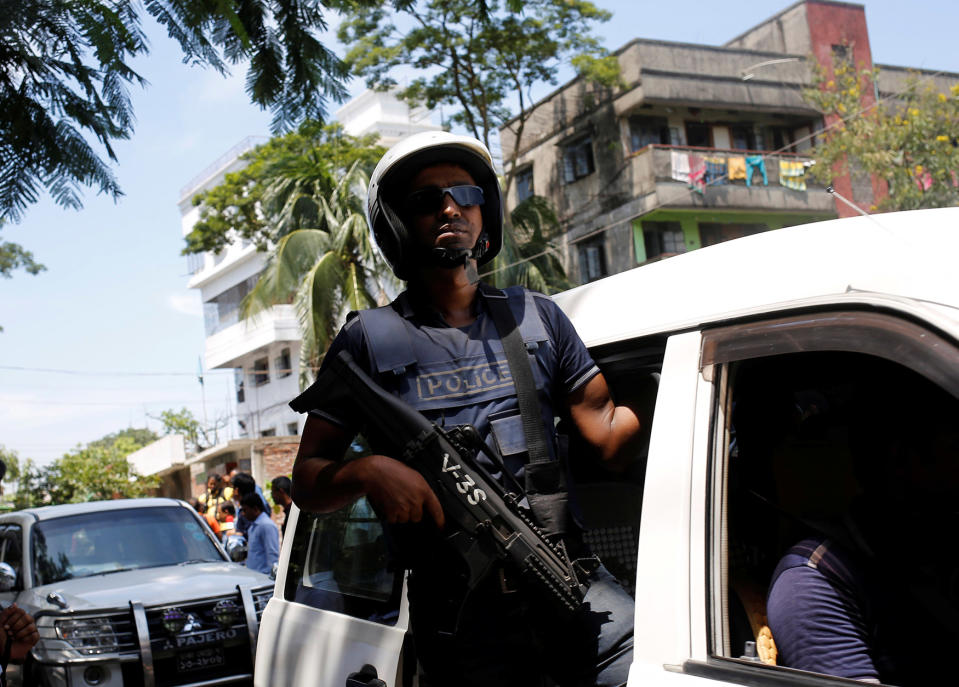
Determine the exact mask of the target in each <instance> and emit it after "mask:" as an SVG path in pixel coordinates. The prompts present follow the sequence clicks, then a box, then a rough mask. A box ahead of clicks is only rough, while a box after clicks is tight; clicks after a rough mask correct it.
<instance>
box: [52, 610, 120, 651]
mask: <svg viewBox="0 0 959 687" xmlns="http://www.w3.org/2000/svg"><path fill="white" fill-rule="evenodd" d="M37 629H38V631H39V633H40V646H38V647H37V648H38V649H39V650H40V652H41V653H45V652H48V651H56V652H64V651H66V652H68V653H73V652H75V653H76V654H79V655H80V656H98V655H100V654H114V653H117V652H118V651H119V650H120V647H119V642H118V641H117V634H116V631H115V630H114V628H113V623H112V621H111V619H110V618H108V617H104V616H99V617H98V616H91V617H86V618H56V617H53V618H51V617H50V616H47V617H44V618H41V619H38V621H37ZM71 649H72V652H71V651H70V650H71Z"/></svg>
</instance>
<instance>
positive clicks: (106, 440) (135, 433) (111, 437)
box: [88, 427, 160, 451]
mask: <svg viewBox="0 0 959 687" xmlns="http://www.w3.org/2000/svg"><path fill="white" fill-rule="evenodd" d="M159 438H160V437H159V436H158V435H157V433H156V432H154V431H153V430H152V429H148V428H146V427H143V428H140V429H137V428H134V427H128V428H127V429H121V430H120V431H119V432H113V433H112V434H107V435H106V436H105V437H103V438H101V439H97V440H96V441H91V442H90V443H89V444H88V446H91V447H95V448H109V447H110V446H113V445H114V444H115V443H116V442H118V441H119V440H120V439H129V440H130V441H132V442H133V443H134V444H136V447H137V448H135V449H133V450H134V451H136V450H137V449H141V448H143V447H144V446H146V445H147V444H152V443H153V442H154V441H156V440H157V439H159Z"/></svg>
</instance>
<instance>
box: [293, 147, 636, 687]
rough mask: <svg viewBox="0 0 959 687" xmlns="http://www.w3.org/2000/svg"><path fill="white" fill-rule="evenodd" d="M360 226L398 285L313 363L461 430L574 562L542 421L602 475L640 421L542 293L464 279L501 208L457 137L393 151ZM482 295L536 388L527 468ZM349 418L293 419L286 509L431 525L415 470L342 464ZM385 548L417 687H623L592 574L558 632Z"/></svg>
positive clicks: (434, 525)
mask: <svg viewBox="0 0 959 687" xmlns="http://www.w3.org/2000/svg"><path fill="white" fill-rule="evenodd" d="M367 218H368V221H369V224H370V227H371V229H372V232H373V236H374V238H375V240H376V243H377V245H378V246H379V248H380V250H381V252H382V253H383V255H384V256H385V258H386V260H387V261H388V262H389V264H390V266H391V268H392V269H393V271H394V273H395V274H396V275H397V277H399V278H401V279H404V280H406V281H407V289H406V291H404V292H403V293H402V294H401V295H400V296H399V297H398V298H397V299H396V300H395V301H394V302H393V303H392V304H390V305H389V306H384V307H382V308H377V309H373V310H367V311H363V312H361V313H358V314H357V315H358V316H353V317H351V318H350V319H349V320H348V321H347V323H346V325H345V326H344V327H343V329H342V330H341V331H340V333H339V334H338V335H337V337H336V338H335V340H334V342H333V344H332V346H331V348H330V351H329V353H328V357H329V356H333V355H336V354H337V353H338V352H339V351H340V350H344V349H345V350H348V351H349V352H350V353H351V355H352V356H353V358H354V359H355V360H356V361H357V363H358V364H359V365H360V366H361V367H363V368H364V369H365V370H366V371H367V372H368V373H370V374H371V375H372V376H373V377H374V378H375V379H376V380H377V382H378V383H379V384H381V385H382V386H383V387H385V388H387V389H389V390H390V391H392V392H393V393H395V394H397V395H399V396H400V397H402V398H403V399H404V400H406V401H407V402H409V403H410V404H411V405H413V406H414V407H416V408H417V409H418V410H419V411H421V412H422V413H423V414H424V415H426V416H427V417H428V418H429V419H430V420H432V421H434V422H436V423H437V424H439V425H446V426H453V425H459V424H471V425H473V426H475V427H476V428H477V429H478V430H479V432H480V434H481V436H483V437H484V439H485V440H486V441H487V442H488V443H490V444H491V445H494V446H495V447H496V448H498V449H499V452H500V453H501V454H502V455H503V463H502V464H499V465H498V464H494V463H492V461H490V460H489V459H487V458H486V457H485V456H484V455H483V454H481V455H480V456H479V457H478V460H479V461H487V463H486V464H485V465H484V467H485V468H486V469H487V470H488V471H489V472H490V473H491V474H493V476H494V477H495V478H497V479H500V480H505V479H506V478H510V479H511V483H513V484H525V486H526V488H527V499H528V501H529V502H530V504H531V506H534V505H538V510H537V508H535V507H534V514H535V515H536V517H537V518H538V519H539V520H540V522H541V523H542V524H543V525H544V527H545V528H546V529H547V530H549V531H551V532H552V533H554V534H557V535H558V536H563V535H564V533H565V536H566V537H567V539H568V540H569V546H570V548H571V550H574V551H575V550H577V549H576V542H575V541H574V539H575V537H573V536H572V535H571V534H570V530H571V528H570V527H568V526H567V524H566V519H567V518H566V515H567V512H566V511H567V509H566V505H565V504H566V500H565V480H564V477H563V475H564V474H565V472H564V470H563V468H562V467H561V464H560V462H559V461H560V459H561V458H562V456H561V455H560V451H559V449H558V442H557V441H556V437H555V430H554V421H553V418H554V416H558V415H561V414H562V415H564V416H568V417H569V418H570V420H571V421H572V423H573V424H574V425H575V427H576V429H577V430H578V432H579V434H580V435H581V436H582V437H583V438H584V440H585V442H586V444H587V445H588V446H590V447H591V448H592V449H594V450H595V454H596V457H598V459H599V460H600V462H601V463H602V464H603V465H604V466H605V467H607V468H608V469H610V470H612V471H615V472H621V471H622V470H624V469H625V468H626V467H627V466H628V465H629V463H630V462H631V459H632V457H633V455H635V453H634V450H633V444H634V442H635V441H636V440H637V436H638V433H639V432H638V430H639V420H638V418H637V416H636V414H635V413H634V412H633V410H632V409H630V408H629V407H627V406H623V405H620V406H617V405H615V404H614V403H613V401H612V400H611V398H610V394H609V390H608V388H607V385H606V381H605V380H604V378H603V375H602V374H601V373H600V372H599V370H598V368H597V367H596V365H595V363H594V362H593V360H592V359H591V358H590V356H589V353H588V352H587V351H586V347H585V346H584V344H583V342H582V340H581V339H580V338H579V337H578V335H577V334H576V332H575V331H574V330H573V328H572V325H571V323H570V322H569V320H568V319H567V318H566V316H565V315H564V314H563V313H562V312H561V311H560V310H559V308H558V307H557V306H556V305H555V304H554V303H553V302H552V301H551V300H550V299H548V298H546V297H545V296H543V295H541V294H535V293H532V292H529V291H526V290H525V289H521V288H518V287H512V288H510V289H507V290H506V291H505V292H504V291H499V290H497V289H493V288H492V287H489V286H486V285H484V284H482V283H480V282H478V280H477V267H478V266H482V265H484V264H486V263H488V262H489V261H490V260H492V259H493V257H494V256H495V255H496V253H497V252H498V251H499V249H500V247H501V245H502V239H503V199H502V193H501V190H500V187H499V184H498V182H497V179H496V174H495V171H494V169H493V164H492V158H491V156H490V154H489V151H488V150H487V149H486V147H485V146H484V145H483V144H482V143H480V142H479V141H478V140H476V139H474V138H471V137H466V136H458V135H454V134H450V133H446V132H428V133H421V134H415V135H412V136H409V137H407V138H405V139H403V140H401V141H400V142H399V143H397V144H396V145H394V146H393V147H392V148H391V149H390V150H389V151H388V152H387V153H386V154H385V155H384V156H383V158H382V160H380V162H379V164H378V165H377V167H376V169H375V170H374V172H373V174H372V176H371V179H370V188H369V197H368V201H367ZM495 299H501V300H505V302H507V303H508V305H509V309H510V312H511V313H512V314H513V317H514V320H515V324H514V326H515V327H516V328H518V329H519V332H520V334H521V335H522V340H523V343H524V345H525V350H524V351H523V353H524V357H528V358H529V361H530V365H531V368H532V377H533V379H534V380H535V387H536V389H535V394H533V395H535V397H536V400H537V401H538V403H539V407H540V409H541V414H542V417H543V429H544V432H545V433H546V436H547V441H546V442H545V443H546V444H547V445H546V447H545V451H543V455H544V456H545V460H541V461H539V462H536V463H535V464H534V463H531V462H530V453H531V451H529V450H528V449H527V436H526V434H525V433H524V429H523V426H522V418H521V416H520V415H519V412H518V407H519V402H518V400H517V390H516V388H515V386H514V384H513V380H512V376H511V375H510V373H509V366H508V365H507V357H508V356H507V354H506V353H504V345H503V342H502V339H501V338H500V335H499V333H498V329H497V326H496V322H495V321H494V320H495V317H494V315H493V314H491V313H493V310H494V305H493V304H492V303H493V302H494V301H495ZM527 351H528V355H526V353H527ZM360 424H361V423H360V421H359V419H358V418H351V417H349V413H348V411H347V410H346V409H343V408H335V407H320V408H316V409H314V410H313V411H311V412H310V415H309V416H308V419H307V422H306V425H305V427H304V431H303V436H302V439H301V442H300V447H299V452H298V454H297V457H296V461H295V464H294V468H293V500H294V501H295V502H296V503H297V505H298V506H299V507H300V508H301V509H303V510H307V511H319V512H330V511H333V510H336V509H339V508H341V507H343V506H345V505H347V504H349V503H351V502H352V501H354V500H355V499H357V498H359V497H362V496H366V498H367V499H368V500H369V502H370V503H371V504H372V506H373V508H374V509H375V510H376V512H377V513H378V514H379V516H380V517H381V518H382V519H383V520H385V521H386V522H387V523H391V524H393V525H399V526H400V527H399V529H400V530H402V529H403V528H404V527H410V523H418V525H415V526H416V527H419V528H420V529H421V530H423V529H426V530H430V531H433V532H436V531H441V530H442V528H443V527H444V524H445V518H444V513H443V510H442V508H441V506H440V503H439V501H438V500H437V497H436V495H435V494H434V493H433V491H432V490H431V489H430V487H429V485H428V484H427V482H426V481H425V480H424V479H423V477H422V476H421V475H420V473H418V472H417V471H415V470H413V469H411V468H410V467H408V466H407V465H405V464H404V463H402V462H400V461H399V460H395V459H394V458H392V457H390V456H386V455H380V454H375V453H374V454H373V455H369V456H366V457H364V458H359V459H357V460H351V461H349V462H344V461H342V460H341V459H342V457H343V455H344V453H345V452H346V450H347V448H348V447H349V446H350V443H351V442H352V440H353V437H354V435H355V433H356V431H357V427H358V426H359V425H360ZM527 432H528V430H527ZM577 459H583V458H582V457H581V456H577ZM506 472H508V473H510V474H509V475H505V474H504V473H506ZM544 521H549V522H544ZM398 540H399V542H400V543H399V544H398V547H399V548H400V552H399V555H400V558H401V560H402V563H403V564H404V565H406V566H408V567H409V568H410V570H411V572H410V577H409V600H410V613H411V625H412V629H413V637H414V642H415V645H416V652H417V658H418V660H419V662H420V664H421V666H422V668H423V670H424V672H425V673H426V676H427V678H428V679H429V682H430V684H433V685H454V684H455V685H460V686H462V685H484V686H485V687H490V686H496V685H538V684H543V680H544V679H545V676H546V675H549V676H550V678H551V679H552V680H553V681H554V682H555V683H558V684H562V685H619V684H625V683H626V676H627V673H628V669H629V664H630V662H631V660H632V626H633V605H632V600H631V599H630V597H629V596H628V594H626V592H625V591H624V590H623V589H622V588H621V587H620V586H619V585H618V583H617V582H616V581H615V579H614V578H612V576H611V575H609V573H607V572H606V571H605V569H604V568H602V567H600V568H599V569H598V570H597V571H596V572H594V573H593V574H592V579H591V586H590V589H589V593H588V595H587V597H586V603H585V604H584V607H583V609H581V611H580V613H579V615H578V616H576V622H574V623H568V622H558V621H557V620H556V619H553V618H550V616H549V610H548V609H541V608H538V607H537V605H536V602H535V601H534V600H530V599H528V598H526V597H527V595H526V594H524V593H523V592H522V587H521V585H519V584H518V583H517V582H516V581H515V580H512V579H510V575H511V572H510V571H503V570H497V571H494V572H492V573H490V574H489V575H488V576H487V579H486V580H484V581H483V582H482V583H481V584H480V586H479V588H476V589H473V590H466V589H465V588H464V587H463V583H462V576H461V575H460V574H459V568H458V566H457V562H456V560H455V556H453V555H452V554H449V553H448V552H446V551H444V550H442V548H440V549H438V550H431V551H430V552H429V555H424V553H423V551H422V550H417V548H416V546H415V545H413V544H410V545H409V546H407V544H406V543H405V542H407V541H409V540H408V539H406V538H403V537H399V538H398ZM404 549H405V550H404ZM574 555H575V554H574Z"/></svg>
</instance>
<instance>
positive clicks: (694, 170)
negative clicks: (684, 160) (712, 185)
mask: <svg viewBox="0 0 959 687" xmlns="http://www.w3.org/2000/svg"><path fill="white" fill-rule="evenodd" d="M689 188H691V189H693V190H694V191H696V192H697V193H700V194H702V193H704V192H705V190H706V160H704V159H703V158H701V157H699V155H690V156H689Z"/></svg>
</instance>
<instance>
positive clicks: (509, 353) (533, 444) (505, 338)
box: [480, 284, 550, 463]
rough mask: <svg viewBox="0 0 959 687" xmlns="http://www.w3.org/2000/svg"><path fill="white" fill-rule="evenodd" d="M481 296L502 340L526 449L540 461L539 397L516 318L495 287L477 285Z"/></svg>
mask: <svg viewBox="0 0 959 687" xmlns="http://www.w3.org/2000/svg"><path fill="white" fill-rule="evenodd" d="M480 288H481V289H482V291H483V296H484V297H485V298H486V303H487V304H488V305H489V310H490V315H492V317H493V324H495V325H496V331H497V332H498V333H499V336H500V340H502V342H503V350H504V351H505V353H506V362H507V363H508V364H509V372H510V375H511V376H512V377H513V386H514V387H515V389H516V398H517V400H518V401H519V412H520V417H521V418H522V421H523V434H524V435H525V437H526V450H527V451H528V452H529V460H530V462H531V463H542V462H546V461H549V460H550V457H549V448H548V445H547V443H546V435H545V433H544V432H543V411H542V407H541V406H540V402H539V397H538V396H537V395H536V381H535V380H534V379H533V368H532V367H531V366H530V364H529V355H528V354H527V352H526V345H525V344H524V343H523V338H522V336H520V333H519V327H518V326H517V325H516V318H515V317H513V311H512V310H510V307H509V300H508V298H507V296H506V294H505V293H503V292H502V291H500V290H499V289H494V288H491V287H488V286H487V285H486V284H481V285H480Z"/></svg>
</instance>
